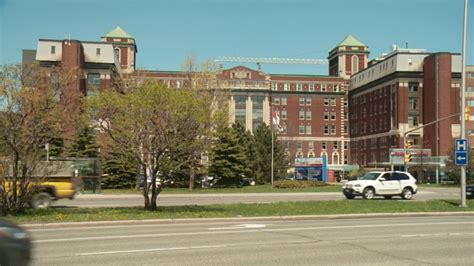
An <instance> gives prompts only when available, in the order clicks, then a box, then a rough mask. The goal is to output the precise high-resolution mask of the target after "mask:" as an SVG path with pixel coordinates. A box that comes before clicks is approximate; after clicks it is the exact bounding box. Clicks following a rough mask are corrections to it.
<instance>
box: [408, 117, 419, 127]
mask: <svg viewBox="0 0 474 266" xmlns="http://www.w3.org/2000/svg"><path fill="white" fill-rule="evenodd" d="M408 126H409V127H417V126H418V116H417V115H412V116H408Z"/></svg>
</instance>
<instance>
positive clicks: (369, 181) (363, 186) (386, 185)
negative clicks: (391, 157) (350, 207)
mask: <svg viewBox="0 0 474 266" xmlns="http://www.w3.org/2000/svg"><path fill="white" fill-rule="evenodd" d="M417 189H418V188H417V186H416V179H415V178H414V177H413V176H412V175H411V174H410V173H407V172H399V171H388V172H368V173H367V174H365V175H364V176H363V177H360V178H359V179H358V180H355V181H349V182H347V183H346V184H345V185H344V186H342V193H344V196H346V198H348V199H353V198H354V197H355V196H362V197H364V199H373V198H374V196H376V195H380V196H384V197H385V198H386V199H390V198H391V197H392V196H401V197H402V198H403V199H407V200H409V199H411V198H412V196H413V195H414V194H416V192H417Z"/></svg>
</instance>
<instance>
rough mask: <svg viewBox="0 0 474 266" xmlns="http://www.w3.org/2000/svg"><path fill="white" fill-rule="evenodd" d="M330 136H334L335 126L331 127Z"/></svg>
mask: <svg viewBox="0 0 474 266" xmlns="http://www.w3.org/2000/svg"><path fill="white" fill-rule="evenodd" d="M331 135H336V125H334V124H332V125H331Z"/></svg>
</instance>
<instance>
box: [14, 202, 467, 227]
mask: <svg viewBox="0 0 474 266" xmlns="http://www.w3.org/2000/svg"><path fill="white" fill-rule="evenodd" d="M468 205H469V207H468V208H461V207H459V202H458V201H456V200H432V201H404V200H383V199H381V200H378V199H377V200H344V201H308V202H280V203H268V204H267V203H265V204H215V205H208V206H195V205H193V206H173V207H159V209H158V211H155V212H151V211H145V210H143V208H141V207H130V208H125V207H123V208H52V209H46V210H32V209H29V210H27V211H26V212H25V213H23V214H21V215H18V216H15V217H7V219H9V220H12V221H14V222H17V223H57V222H81V221H114V220H145V219H180V218H229V217H257V216H290V215H325V214H357V213H361V214H367V213H406V212H452V211H455V212H465V211H474V200H468Z"/></svg>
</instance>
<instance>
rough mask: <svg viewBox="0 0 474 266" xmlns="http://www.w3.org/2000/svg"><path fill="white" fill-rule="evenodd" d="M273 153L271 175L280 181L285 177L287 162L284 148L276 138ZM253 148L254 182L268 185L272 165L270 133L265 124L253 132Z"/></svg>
mask: <svg viewBox="0 0 474 266" xmlns="http://www.w3.org/2000/svg"><path fill="white" fill-rule="evenodd" d="M273 141H274V153H273V171H274V172H273V173H274V179H282V178H284V177H285V176H286V170H287V169H288V160H287V158H286V155H285V153H284V148H283V146H282V145H281V143H280V142H279V141H277V139H276V136H275V137H274V140H273ZM253 143H254V144H253V147H254V150H255V155H254V174H255V179H256V182H257V183H259V184H264V183H270V181H271V163H272V131H271V129H270V127H268V126H267V125H265V124H262V125H260V126H259V127H258V128H257V129H256V130H255V131H254V141H253Z"/></svg>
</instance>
